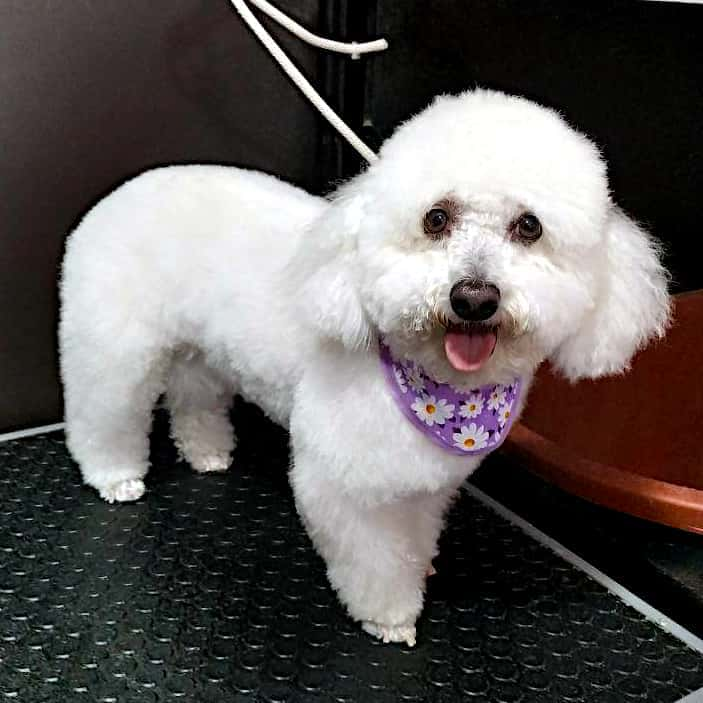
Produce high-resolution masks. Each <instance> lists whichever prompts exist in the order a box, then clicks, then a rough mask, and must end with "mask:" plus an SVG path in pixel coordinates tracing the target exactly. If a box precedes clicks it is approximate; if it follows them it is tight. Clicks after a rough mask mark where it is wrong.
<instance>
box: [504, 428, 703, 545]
mask: <svg viewBox="0 0 703 703" xmlns="http://www.w3.org/2000/svg"><path fill="white" fill-rule="evenodd" d="M504 451H505V452H506V453H507V454H509V455H512V456H514V457H515V458H517V459H518V460H519V461H520V462H521V463H522V464H523V465H525V466H526V468H528V469H529V470H530V471H532V472H533V473H535V474H537V475H538V476H540V477H541V478H543V479H545V480H546V481H549V482H550V483H553V484H555V485H557V486H559V487H560V488H562V489H564V490H566V491H568V492H569V493H573V494H575V495H578V496H580V497H581V498H585V499H587V500H589V501H591V502H594V503H597V504H599V505H603V506H605V507H607V508H613V509H615V510H619V511H622V512H626V513H630V514H631V515H635V516H637V517H640V518H644V519H645V520H650V521H652V522H658V523H661V524H664V525H668V526H670V527H676V528H678V529H683V530H687V531H689V532H696V533H699V534H703V491H701V490H698V489H695V488H689V487H686V486H679V485H676V484H673V483H667V482H666V481H661V480H658V479H654V478H648V477H646V476H641V475H639V474H636V473H634V472H632V471H628V470H626V469H622V468H619V467H617V466H610V465H608V464H603V463H600V462H597V461H592V460H590V459H585V458H583V457H582V456H579V455H577V454H575V453H574V452H571V451H569V450H567V449H565V448H564V447H561V446H559V445H558V444H557V443H556V442H554V441H552V440H550V439H547V438H546V437H544V436H543V435H541V434H539V433H538V432H535V431H534V430H531V429H530V428H529V427H527V426H526V425H524V424H523V423H517V424H516V425H515V427H513V429H512V431H511V433H510V435H509V436H508V438H507V439H506V441H505V445H504Z"/></svg>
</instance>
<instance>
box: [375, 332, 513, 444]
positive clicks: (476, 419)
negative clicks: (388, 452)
mask: <svg viewBox="0 0 703 703" xmlns="http://www.w3.org/2000/svg"><path fill="white" fill-rule="evenodd" d="M379 347H380V356H381V366H382V367H383V372H384V374H385V376H386V379H387V380H388V384H389V386H390V389H391V394H392V395H393V397H394V398H395V401H396V402H397V403H398V406H399V407H400V409H401V410H402V411H403V413H404V414H405V416H406V417H407V418H408V419H409V420H410V422H412V423H413V425H415V427H416V428H417V429H418V430H420V432H422V433H423V434H424V435H426V436H427V437H428V438H429V439H431V440H432V441H433V442H435V443H436V444H439V445H440V446H441V447H442V449H445V450H446V451H448V452H451V453H452V454H471V455H477V454H485V453H487V452H491V451H493V450H494V449H497V448H498V447H499V446H500V445H501V444H502V443H503V440H504V439H505V437H506V436H507V434H508V432H509V431H510V427H511V425H512V424H513V412H514V411H513V408H515V410H517V404H518V402H519V400H520V390H521V388H522V381H521V380H520V378H515V379H514V380H513V382H512V383H510V384H509V385H505V386H503V385H495V384H491V385H488V386H482V387H481V388H474V389H472V390H470V391H460V390H457V389H456V388H454V387H453V386H450V385H449V384H448V383H437V382H436V381H434V380H432V379H431V378H430V377H429V376H427V374H425V372H424V371H423V370H422V367H421V366H419V365H418V364H416V363H415V362H413V361H408V360H407V359H402V360H400V359H394V358H393V356H392V355H391V351H390V349H389V348H388V347H387V346H386V345H385V344H384V343H383V342H379Z"/></svg>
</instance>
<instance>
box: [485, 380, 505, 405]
mask: <svg viewBox="0 0 703 703" xmlns="http://www.w3.org/2000/svg"><path fill="white" fill-rule="evenodd" d="M501 405H505V388H503V386H501V385H497V386H496V387H495V388H494V389H493V392H492V393H491V395H490V396H489V397H488V407H489V408H490V409H491V410H498V408H499V407H500V406H501Z"/></svg>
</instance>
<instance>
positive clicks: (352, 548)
mask: <svg viewBox="0 0 703 703" xmlns="http://www.w3.org/2000/svg"><path fill="white" fill-rule="evenodd" d="M325 469H326V467H325V466H324V465H322V464H321V463H320V461H319V460H316V457H315V455H314V453H313V452H306V451H300V452H296V455H295V457H294V468H293V471H292V480H293V487H294V491H295V496H296V504H297V507H298V511H299V513H300V515H301V517H302V519H303V522H304V523H305V526H306V528H307V530H308V533H309V535H310V537H311V538H312V540H313V542H314V544H315V547H316V548H317V550H318V552H319V553H320V554H321V555H322V557H323V558H324V560H325V562H326V564H327V574H328V577H329V579H330V582H331V584H332V586H333V587H334V589H335V590H336V591H337V593H338V595H339V598H340V600H341V601H342V603H343V604H344V605H345V606H346V608H347V610H348V611H349V614H350V615H351V616H352V617H353V618H354V619H355V620H359V621H361V623H362V627H363V628H364V630H366V631H367V632H369V633H371V634H373V635H375V636H376V637H379V638H381V639H383V641H384V642H406V643H407V644H409V645H411V646H412V645H413V644H414V643H415V621H416V620H417V618H418V616H419V614H420V612H421V610H422V603H423V594H424V590H425V579H426V577H427V575H428V570H429V567H430V565H431V560H432V558H433V557H434V556H435V554H436V544H437V539H438V537H439V533H440V531H441V528H442V516H443V514H444V511H445V509H446V506H447V504H448V503H449V502H450V500H451V496H452V493H453V491H449V490H446V491H440V492H437V493H431V494H429V493H427V494H414V495H413V496H411V497H403V498H396V499H395V500H392V501H388V502H383V503H374V504H368V503H367V500H368V498H369V496H366V495H364V494H363V493H360V494H358V495H355V494H354V491H353V490H350V487H349V486H346V487H345V486H343V485H341V484H340V483H338V482H337V481H335V480H330V479H329V478H327V471H326V470H325Z"/></svg>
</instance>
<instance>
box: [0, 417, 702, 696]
mask: <svg viewBox="0 0 703 703" xmlns="http://www.w3.org/2000/svg"><path fill="white" fill-rule="evenodd" d="M157 420H158V421H157V428H156V431H155V433H154V435H155V436H154V439H153V452H152V453H153V462H154V466H153V468H152V470H151V473H150V474H149V476H148V478H147V487H148V493H147V495H146V496H145V497H144V498H143V499H142V500H141V501H139V502H138V503H136V504H126V505H113V506H111V505H107V504H106V503H103V502H102V501H101V500H100V499H99V498H98V496H97V495H96V493H95V492H93V491H92V490H90V489H87V488H83V487H82V486H81V483H80V479H79V475H78V471H77V468H76V466H75V464H74V463H73V462H72V461H71V459H70V458H69V456H68V453H67V450H66V448H65V446H64V443H63V435H62V434H60V433H57V434H49V435H43V436H36V437H31V438H25V439H19V440H12V441H9V442H5V443H3V444H0V699H2V700H18V701H22V703H39V702H40V701H42V702H47V703H48V702H49V701H52V702H64V701H67V702H71V703H72V702H73V701H91V703H92V702H93V701H96V702H104V703H108V702H116V703H117V702H119V703H122V702H123V701H124V702H126V703H136V702H137V701H143V702H144V703H146V702H149V703H155V702H156V701H172V700H173V701H175V700H184V701H195V702H197V703H208V702H209V701H213V702H214V701H218V703H221V702H224V701H227V702H229V701H257V702H258V701H267V702H268V701H270V702H274V701H275V702H277V701H281V702H283V701H286V702H297V701H311V702H312V701H329V702H331V701H339V702H340V703H341V702H344V701H364V702H367V701H368V702H376V701H388V702H389V703H391V702H395V701H408V702H410V701H418V702H420V701H458V700H468V701H472V703H488V702H490V703H502V702H506V703H507V702H515V703H517V702H518V701H520V702H524V703H528V702H534V703H536V702H538V701H539V703H548V702H551V701H559V702H560V703H561V702H564V701H577V702H580V701H598V702H599V703H607V702H608V701H620V702H621V701H652V702H656V703H669V702H672V703H673V702H674V701H677V700H679V699H681V698H682V697H683V696H685V695H686V694H688V693H689V692H691V691H693V690H696V689H698V688H700V687H703V658H702V657H701V655H700V654H699V653H698V652H696V651H694V650H693V649H690V648H689V647H687V645H685V644H684V643H682V642H681V641H679V640H678V639H676V638H675V637H673V636H672V635H670V634H667V633H665V632H664V631H663V630H661V629H659V628H658V627H656V626H655V625H654V624H652V623H651V622H650V621H648V620H646V619H645V618H644V616H642V615H641V614H640V613H638V612H637V611H635V610H633V609H631V608H630V607H628V606H626V605H624V604H623V603H622V602H621V601H620V600H619V599H618V598H616V597H615V596H614V595H612V594H611V593H609V592H608V591H606V590H605V589H604V588H603V587H602V586H600V585H598V584H597V583H596V582H594V581H592V580H591V579H590V578H589V577H588V576H586V575H585V574H584V573H583V572H581V571H579V570H578V569H576V568H575V567H573V566H571V565H570V564H568V563H567V562H565V561H562V560H561V559H560V558H559V557H557V556H556V555H554V554H553V553H552V552H551V551H549V550H548V549H546V548H545V547H543V546H541V545H540V544H539V543H537V542H536V541H534V540H533V539H532V538H531V537H528V536H527V535H525V534H524V533H523V532H521V531H520V530H519V529H518V528H516V527H514V526H513V525H511V524H510V523H508V522H507V521H505V520H504V519H503V518H502V517H499V516H498V515H496V514H495V513H493V512H492V511H491V510H489V509H488V508H487V507H485V506H484V505H483V504H481V503H479V502H478V501H477V500H476V499H474V498H472V497H470V496H468V495H465V496H463V497H462V499H461V500H460V501H459V502H458V503H457V505H456V506H455V508H454V510H453V511H452V514H451V516H450V519H449V525H448V528H447V530H446V532H445V535H444V537H443V540H442V544H441V554H440V557H439V558H438V559H437V560H436V562H435V565H436V567H437V570H438V574H437V575H436V576H433V577H432V578H431V579H430V586H429V590H428V594H427V603H426V607H425V610H424V613H423V615H422V617H421V619H420V621H419V623H418V644H417V646H416V647H415V648H414V649H409V648H407V647H406V646H404V645H383V644H381V643H379V642H378V641H376V640H374V639H372V638H371V637H370V636H368V635H366V634H364V633H363V632H362V631H361V629H360V627H359V625H358V624H356V623H354V622H352V621H351V620H350V619H348V618H347V616H346V615H345V613H344V611H343V609H342V607H341V606H340V605H339V603H338V602H337V600H336V597H335V595H334V593H333V592H332V590H331V589H330V587H329V586H328V584H327V579H326V577H325V570H324V565H323V563H322V561H321V559H320V558H319V557H318V556H317V555H316V554H315V553H314V551H313V549H312V547H311V544H310V542H309V540H308V538H307V536H306V535H305V533H304V531H303V529H302V527H301V525H300V523H299V520H298V518H297V515H296V512H295V508H294V505H293V500H292V496H291V492H290V489H289V487H288V485H287V481H286V469H287V465H288V457H287V444H286V436H285V433H283V432H282V431H280V430H279V429H277V428H275V427H274V426H273V425H271V424H270V423H268V422H267V421H266V420H264V419H263V417H262V415H261V414H260V413H259V412H258V411H257V410H256V409H253V408H251V407H248V406H244V405H243V404H238V405H237V410H236V413H235V425H236V426H237V430H238V435H239V436H240V446H239V448H238V449H237V451H236V453H235V463H234V466H233V467H232V469H231V470H230V472H229V473H226V474H216V475H207V476H199V475H197V474H195V473H193V472H192V471H191V470H190V469H189V468H188V467H186V466H185V465H183V464H182V463H179V462H178V461H177V458H176V455H175V451H174V449H173V447H172V445H171V443H170V441H169V440H168V438H167V430H166V423H165V421H164V419H163V417H159V418H158V419H157ZM264 447H265V450H264Z"/></svg>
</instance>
